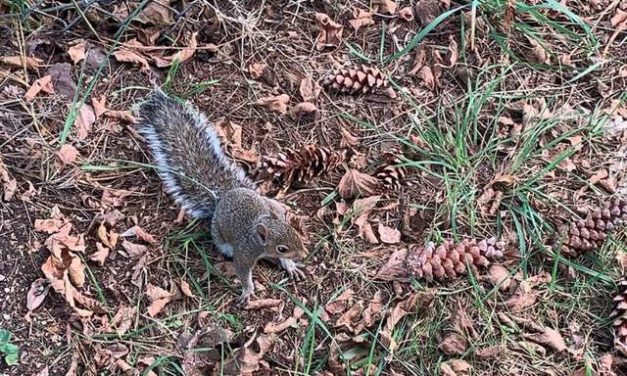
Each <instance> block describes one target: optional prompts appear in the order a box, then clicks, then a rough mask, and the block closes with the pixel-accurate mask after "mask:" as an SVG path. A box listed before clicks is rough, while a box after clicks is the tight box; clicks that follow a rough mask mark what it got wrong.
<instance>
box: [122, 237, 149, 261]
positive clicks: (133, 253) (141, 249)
mask: <svg viewBox="0 0 627 376" xmlns="http://www.w3.org/2000/svg"><path fill="white" fill-rule="evenodd" d="M122 248H124V249H125V250H126V252H128V256H129V257H130V258H138V257H141V256H143V255H144V254H146V252H147V251H148V247H147V246H145V245H143V244H135V243H131V242H129V241H128V240H123V241H122Z"/></svg>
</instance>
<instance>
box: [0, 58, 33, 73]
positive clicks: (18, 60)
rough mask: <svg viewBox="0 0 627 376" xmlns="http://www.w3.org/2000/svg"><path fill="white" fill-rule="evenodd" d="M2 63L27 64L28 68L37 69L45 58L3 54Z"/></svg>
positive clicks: (19, 65)
mask: <svg viewBox="0 0 627 376" xmlns="http://www.w3.org/2000/svg"><path fill="white" fill-rule="evenodd" d="M0 63H4V64H6V65H13V66H15V67H23V66H26V68H28V69H32V70H37V69H39V67H40V66H41V64H42V63H43V60H41V59H38V58H36V57H28V56H2V57H0Z"/></svg>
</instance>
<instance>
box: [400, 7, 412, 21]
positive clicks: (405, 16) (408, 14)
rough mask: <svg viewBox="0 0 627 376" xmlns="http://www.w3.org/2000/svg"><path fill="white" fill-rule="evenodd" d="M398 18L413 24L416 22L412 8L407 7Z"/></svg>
mask: <svg viewBox="0 0 627 376" xmlns="http://www.w3.org/2000/svg"><path fill="white" fill-rule="evenodd" d="M398 17H399V18H400V19H401V20H403V21H407V22H411V21H413V20H414V10H413V9H412V7H405V8H403V9H401V10H399V11H398Z"/></svg>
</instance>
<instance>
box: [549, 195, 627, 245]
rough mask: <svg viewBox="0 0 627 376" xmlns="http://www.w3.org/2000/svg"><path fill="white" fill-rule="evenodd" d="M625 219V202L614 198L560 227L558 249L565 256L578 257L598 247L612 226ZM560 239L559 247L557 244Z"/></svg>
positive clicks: (626, 213)
mask: <svg viewBox="0 0 627 376" xmlns="http://www.w3.org/2000/svg"><path fill="white" fill-rule="evenodd" d="M626 221H627V202H626V201H624V200H614V201H612V202H607V203H605V204H603V206H601V207H600V208H598V209H595V210H592V211H590V212H589V213H588V214H587V215H586V217H585V219H579V218H573V219H572V220H571V221H570V223H569V224H568V225H567V226H563V227H562V228H560V237H559V240H558V249H560V251H561V254H563V255H565V256H567V257H578V256H580V255H582V254H584V253H586V252H589V251H593V250H596V249H598V248H599V247H600V246H601V245H602V244H603V242H604V241H605V239H606V238H607V235H608V234H610V233H611V232H612V231H613V230H614V228H616V227H618V226H622V225H623V223H625V222H626ZM559 241H561V242H562V243H561V247H560V244H559Z"/></svg>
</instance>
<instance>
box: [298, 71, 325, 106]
mask: <svg viewBox="0 0 627 376" xmlns="http://www.w3.org/2000/svg"><path fill="white" fill-rule="evenodd" d="M299 91H300V96H301V97H302V98H303V101H305V102H315V101H316V99H317V98H318V95H320V92H321V91H322V88H321V87H320V85H319V84H318V83H317V82H316V81H314V80H313V78H312V77H311V76H307V77H305V78H303V79H302V80H301V81H300V87H299Z"/></svg>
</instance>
